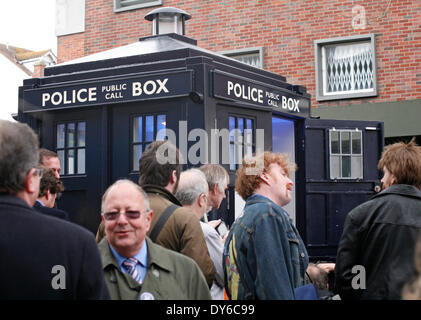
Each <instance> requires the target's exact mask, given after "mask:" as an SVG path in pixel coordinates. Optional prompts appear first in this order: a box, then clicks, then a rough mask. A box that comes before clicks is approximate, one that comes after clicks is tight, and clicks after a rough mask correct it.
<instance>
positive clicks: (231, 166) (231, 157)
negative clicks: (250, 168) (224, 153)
mask: <svg viewBox="0 0 421 320" xmlns="http://www.w3.org/2000/svg"><path fill="white" fill-rule="evenodd" d="M235 169H236V167H235V152H234V144H232V143H230V170H235Z"/></svg>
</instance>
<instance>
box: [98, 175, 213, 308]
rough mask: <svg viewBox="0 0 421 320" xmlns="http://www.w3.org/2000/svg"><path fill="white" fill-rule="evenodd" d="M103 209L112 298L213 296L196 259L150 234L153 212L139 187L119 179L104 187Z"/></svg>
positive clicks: (107, 276)
mask: <svg viewBox="0 0 421 320" xmlns="http://www.w3.org/2000/svg"><path fill="white" fill-rule="evenodd" d="M101 211H102V212H101V217H102V221H103V222H104V227H105V236H106V239H103V240H102V241H101V242H100V243H99V245H98V246H99V250H100V252H101V257H102V261H103V268H104V273H105V279H106V281H107V285H108V288H109V290H110V293H111V297H112V298H113V299H122V300H139V299H140V300H146V299H149V300H151V299H160V300H161V299H165V300H167V299H187V300H201V299H210V294H209V289H208V285H207V283H206V280H205V277H204V276H203V274H202V272H201V271H200V269H199V267H198V265H197V264H196V263H195V262H194V261H193V260H192V259H190V258H188V257H186V256H184V255H182V254H179V253H177V252H174V251H171V250H168V249H165V248H163V247H161V246H160V245H157V244H154V243H153V242H152V241H151V240H150V239H149V238H148V237H147V236H146V233H147V232H148V231H149V229H150V226H151V221H152V216H153V212H152V210H151V209H150V204H149V199H148V196H147V194H146V193H145V192H144V191H143V189H142V188H141V187H140V186H138V185H136V184H135V183H133V182H132V181H130V180H118V181H117V182H115V183H114V184H113V185H111V186H110V187H109V188H108V189H107V191H105V193H104V196H103V197H102V205H101Z"/></svg>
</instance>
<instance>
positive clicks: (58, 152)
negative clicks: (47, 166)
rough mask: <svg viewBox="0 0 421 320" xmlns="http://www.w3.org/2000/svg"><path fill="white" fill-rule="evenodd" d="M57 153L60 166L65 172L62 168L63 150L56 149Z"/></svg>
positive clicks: (63, 166)
mask: <svg viewBox="0 0 421 320" xmlns="http://www.w3.org/2000/svg"><path fill="white" fill-rule="evenodd" d="M57 155H58V158H59V160H60V168H61V169H62V170H63V172H65V171H64V168H65V165H64V150H59V151H57Z"/></svg>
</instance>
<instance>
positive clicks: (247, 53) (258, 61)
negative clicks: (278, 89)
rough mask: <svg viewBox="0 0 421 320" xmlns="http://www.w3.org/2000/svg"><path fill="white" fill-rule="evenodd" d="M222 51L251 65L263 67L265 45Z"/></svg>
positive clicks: (225, 54)
mask: <svg viewBox="0 0 421 320" xmlns="http://www.w3.org/2000/svg"><path fill="white" fill-rule="evenodd" d="M220 53H221V54H222V55H224V56H227V57H230V58H233V59H235V60H238V61H240V62H243V63H245V64H248V65H250V66H253V67H256V68H260V69H263V47H258V48H249V49H241V50H232V51H223V52H220Z"/></svg>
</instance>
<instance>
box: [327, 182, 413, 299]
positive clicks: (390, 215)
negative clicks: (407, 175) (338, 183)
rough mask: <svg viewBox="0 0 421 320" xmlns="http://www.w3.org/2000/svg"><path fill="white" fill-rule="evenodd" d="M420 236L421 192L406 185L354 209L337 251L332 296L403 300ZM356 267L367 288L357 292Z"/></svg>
mask: <svg viewBox="0 0 421 320" xmlns="http://www.w3.org/2000/svg"><path fill="white" fill-rule="evenodd" d="M420 231H421V192H420V191H419V190H418V189H417V188H415V187H413V186H410V185H403V184H402V185H393V186H391V187H389V188H387V189H386V190H384V191H382V192H381V193H379V194H377V195H375V196H374V197H373V198H372V199H371V200H370V201H368V202H365V203H363V204H361V205H360V206H358V207H357V208H355V209H353V210H352V211H351V212H350V213H349V214H348V216H347V217H346V220H345V225H344V231H343V234H342V238H341V241H340V243H339V247H338V254H337V258H336V267H335V278H336V280H335V291H336V292H337V293H339V295H340V296H341V298H342V299H393V300H399V299H401V293H402V288H403V285H404V284H405V283H406V282H408V281H409V280H411V278H412V277H413V276H415V274H416V269H415V260H414V253H415V245H416V242H417V239H418V235H419V233H420ZM354 266H362V267H364V269H365V286H366V289H359V288H361V286H362V285H364V280H363V279H362V277H363V276H364V274H363V273H364V271H363V269H362V268H361V267H355V269H354V272H353V271H352V269H353V268H354ZM353 279H354V282H353ZM353 283H354V285H353ZM355 288H357V289H355Z"/></svg>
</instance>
